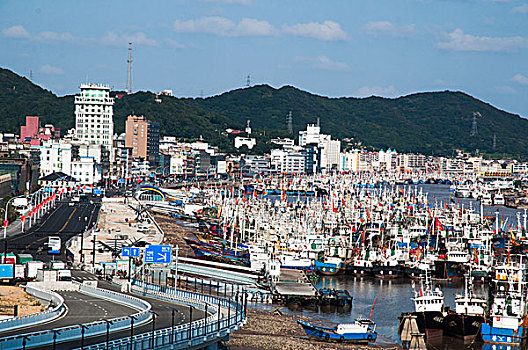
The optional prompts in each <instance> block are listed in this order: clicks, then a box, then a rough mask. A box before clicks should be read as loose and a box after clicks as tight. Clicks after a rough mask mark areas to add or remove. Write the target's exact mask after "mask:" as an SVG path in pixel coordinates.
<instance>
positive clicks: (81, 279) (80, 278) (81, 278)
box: [72, 276, 99, 283]
mask: <svg viewBox="0 0 528 350" xmlns="http://www.w3.org/2000/svg"><path fill="white" fill-rule="evenodd" d="M97 280H99V279H98V278H97V277H95V276H73V277H72V281H75V282H79V283H83V282H84V281H97Z"/></svg>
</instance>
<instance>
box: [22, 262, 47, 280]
mask: <svg viewBox="0 0 528 350" xmlns="http://www.w3.org/2000/svg"><path fill="white" fill-rule="evenodd" d="M43 268H44V263H43V262H42V261H28V262H27V263H26V278H27V279H35V278H37V271H38V270H42V269H43Z"/></svg>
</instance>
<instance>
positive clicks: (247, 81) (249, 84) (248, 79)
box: [246, 74, 251, 87]
mask: <svg viewBox="0 0 528 350" xmlns="http://www.w3.org/2000/svg"><path fill="white" fill-rule="evenodd" d="M246 86H247V87H250V86H251V74H248V76H247V79H246Z"/></svg>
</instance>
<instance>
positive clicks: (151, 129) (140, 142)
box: [125, 115, 160, 165]
mask: <svg viewBox="0 0 528 350" xmlns="http://www.w3.org/2000/svg"><path fill="white" fill-rule="evenodd" d="M159 134H160V125H159V123H158V122H153V121H149V120H147V119H146V118H145V117H144V116H137V115H129V116H128V118H127V121H126V124H125V147H130V148H131V149H132V157H134V158H141V159H142V160H148V161H149V163H150V164H151V165H155V164H157V163H158V161H159Z"/></svg>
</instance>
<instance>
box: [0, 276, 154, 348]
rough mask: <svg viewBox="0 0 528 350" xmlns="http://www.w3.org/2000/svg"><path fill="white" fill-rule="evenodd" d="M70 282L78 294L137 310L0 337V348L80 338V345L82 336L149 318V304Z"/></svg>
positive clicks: (143, 321) (138, 323)
mask: <svg viewBox="0 0 528 350" xmlns="http://www.w3.org/2000/svg"><path fill="white" fill-rule="evenodd" d="M74 283H75V284H77V285H78V286H79V292H81V293H85V294H88V295H91V296H95V297H98V298H103V299H107V300H110V301H112V302H115V303H119V304H124V305H127V306H129V307H132V308H135V309H139V312H137V313H135V314H133V315H128V316H123V317H117V318H113V319H110V320H105V321H96V322H90V323H85V324H81V325H75V326H68V327H62V328H57V329H52V330H46V331H41V332H33V333H27V334H22V335H17V336H11V337H4V338H0V349H1V350H4V349H6V350H7V349H26V348H33V347H42V346H44V345H50V344H53V346H55V344H56V343H61V342H65V341H70V340H77V339H81V344H84V339H85V338H87V337H91V336H95V335H102V334H105V333H106V334H107V335H108V334H110V333H112V332H116V331H120V330H124V329H128V328H130V327H131V325H132V323H133V325H134V326H140V325H142V324H144V323H147V322H149V321H150V319H151V317H152V311H151V308H152V306H151V305H150V303H148V302H147V301H145V300H142V299H139V298H136V297H133V296H130V295H125V294H121V293H116V292H113V291H110V290H106V289H99V288H93V287H89V286H85V285H82V284H79V283H76V282H74ZM32 325H33V323H31V322H28V323H27V324H26V326H32Z"/></svg>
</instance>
